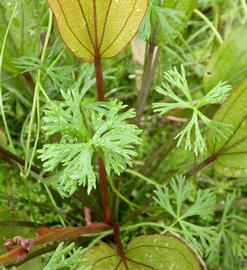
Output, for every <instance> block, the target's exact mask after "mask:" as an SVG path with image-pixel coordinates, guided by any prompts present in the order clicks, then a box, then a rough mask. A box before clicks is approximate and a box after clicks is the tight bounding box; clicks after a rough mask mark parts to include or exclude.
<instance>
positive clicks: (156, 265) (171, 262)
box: [82, 235, 202, 270]
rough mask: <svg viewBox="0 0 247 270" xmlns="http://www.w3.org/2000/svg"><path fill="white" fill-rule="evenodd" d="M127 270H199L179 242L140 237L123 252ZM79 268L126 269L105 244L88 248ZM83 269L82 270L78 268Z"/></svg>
mask: <svg viewBox="0 0 247 270" xmlns="http://www.w3.org/2000/svg"><path fill="white" fill-rule="evenodd" d="M125 262H126V264H127V265H128V269H129V270H148V269H150V270H164V269H166V270H201V269H202V266H201V265H200V263H199V260H198V258H197V257H196V256H195V254H194V253H193V252H192V251H191V249H190V248H189V247H188V246H187V245H186V244H185V243H184V242H183V241H181V240H180V239H178V238H175V237H171V236H163V235H149V236H140V237H137V238H135V239H133V240H132V241H131V243H130V244H129V246H128V249H127V251H126V252H125ZM82 266H83V267H85V269H90V270H109V269H118V270H126V269H127V268H126V267H125V265H124V263H123V260H122V259H121V258H120V257H119V256H118V254H117V253H116V251H114V250H113V249H112V248H111V247H109V246H108V245H106V244H100V245H99V246H97V247H95V248H92V249H90V250H89V251H88V252H87V253H86V254H85V255H84V258H83V262H82ZM82 269H84V268H82Z"/></svg>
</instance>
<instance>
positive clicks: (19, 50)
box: [0, 0, 41, 72]
mask: <svg viewBox="0 0 247 270" xmlns="http://www.w3.org/2000/svg"><path fill="white" fill-rule="evenodd" d="M15 2H16V1H9V0H1V1H0V34H1V35H3V33H5V32H6V28H7V25H8V21H9V18H10V15H11V13H12V12H13V8H14V4H15ZM17 2H18V4H17V10H16V13H15V17H14V19H13V23H12V25H11V28H10V32H9V35H8V40H7V44H6V48H5V52H4V65H3V68H4V69H5V70H7V71H11V72H13V71H15V70H13V64H12V60H13V58H16V57H20V56H23V55H25V56H31V55H37V54H38V50H39V40H40V34H39V25H40V17H39V9H40V2H41V1H39V0H32V1H30V0H22V1H17ZM1 46H2V38H0V48H1Z"/></svg>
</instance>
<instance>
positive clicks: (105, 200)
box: [94, 52, 129, 270]
mask: <svg viewBox="0 0 247 270" xmlns="http://www.w3.org/2000/svg"><path fill="white" fill-rule="evenodd" d="M94 66H95V73H96V82H97V94H98V101H104V100H105V96H104V80H103V72H102V63H101V57H100V54H99V52H98V53H96V56H95V60H94ZM99 177H100V191H101V199H102V205H103V209H104V217H105V222H106V223H107V224H108V225H110V226H113V230H114V241H115V245H116V248H117V252H118V254H119V256H120V257H121V259H122V262H123V264H124V266H125V269H126V270H129V267H128V264H127V261H126V258H125V252H124V249H123V246H122V242H121V235H120V227H119V224H118V223H113V219H112V212H111V208H110V199H109V198H110V196H109V187H108V180H107V174H106V170H105V165H104V162H103V160H102V159H101V158H99Z"/></svg>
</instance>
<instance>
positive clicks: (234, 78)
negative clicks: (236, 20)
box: [204, 24, 247, 91]
mask: <svg viewBox="0 0 247 270" xmlns="http://www.w3.org/2000/svg"><path fill="white" fill-rule="evenodd" d="M246 43H247V24H245V25H244V26H242V27H241V28H239V29H238V30H237V31H234V34H233V35H232V36H231V37H230V38H229V39H228V40H226V41H225V42H224V44H223V45H222V46H221V47H220V48H219V49H218V50H217V51H216V52H215V53H214V54H213V56H212V59H211V60H210V61H209V63H208V66H207V69H206V73H205V77H204V83H205V87H206V90H207V91H209V90H210V89H211V88H213V87H215V86H216V85H217V84H218V83H219V82H220V81H227V82H228V83H229V84H230V85H232V86H236V85H238V84H239V83H240V82H241V81H242V80H244V79H245V78H246V76H247V66H246V62H247V47H246Z"/></svg>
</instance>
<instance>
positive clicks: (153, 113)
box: [0, 0, 247, 270]
mask: <svg viewBox="0 0 247 270" xmlns="http://www.w3.org/2000/svg"><path fill="white" fill-rule="evenodd" d="M175 2H176V1H171V0H168V1H165V4H164V5H162V4H160V1H156V0H151V1H150V6H149V8H148V11H147V13H146V17H145V18H144V21H143V23H142V25H141V27H140V29H139V32H138V35H137V38H136V39H135V40H134V41H133V42H132V44H131V45H130V46H128V48H127V49H126V50H125V51H124V52H122V53H121V54H120V55H118V56H117V57H116V58H112V59H107V60H104V61H103V69H104V81H105V91H106V93H105V96H106V98H107V101H108V102H107V104H106V105H105V107H104V106H103V107H101V106H100V105H98V104H97V103H95V100H96V95H97V91H96V85H95V83H96V82H95V75H94V69H93V65H92V64H89V63H86V62H83V61H81V60H80V59H78V58H76V57H75V56H74V55H73V54H72V53H71V52H70V51H69V50H68V49H67V48H66V47H65V46H64V44H63V43H62V41H61V39H60V37H59V33H58V29H57V27H56V24H55V23H54V21H53V18H52V15H51V13H50V12H49V9H48V5H47V3H46V1H43V0H42V1H36V0H16V1H14V0H13V1H12V0H11V1H7V0H6V1H5V0H4V1H1V2H0V36H1V38H0V48H1V55H0V108H1V111H0V116H1V118H0V254H4V253H5V252H6V251H5V250H4V241H5V239H9V238H11V237H14V236H17V235H21V236H25V237H34V235H35V231H36V229H37V228H40V227H46V228H57V227H61V226H63V227H65V226H68V227H69V226H74V227H77V226H82V225H84V224H85V223H86V222H87V220H86V219H87V217H88V215H87V211H88V210H86V214H84V209H85V208H86V209H88V208H89V209H90V210H91V212H92V213H91V215H92V219H93V221H101V220H102V215H103V213H102V210H101V203H100V193H99V189H98V188H96V189H94V187H95V183H94V182H93V181H91V182H90V181H88V180H85V182H86V181H88V183H89V184H90V183H91V186H90V185H86V187H85V186H82V185H78V183H77V182H76V183H75V182H74V180H75V179H74V180H73V181H71V182H68V181H66V179H67V177H68V175H71V174H73V172H75V171H77V170H78V172H80V171H83V170H84V169H83V168H82V167H80V165H78V164H81V166H85V167H86V169H85V170H86V173H87V174H86V176H85V175H78V176H75V178H76V179H77V178H78V181H80V180H81V181H82V183H83V180H82V179H84V178H83V177H85V179H88V178H87V177H89V178H90V179H92V178H94V177H95V181H96V179H97V170H95V166H96V165H93V166H91V164H88V162H89V159H90V152H89V151H88V149H81V150H80V151H81V152H82V153H83V155H81V156H79V157H78V159H77V160H75V159H73V157H75V156H76V155H77V152H78V147H77V145H76V144H74V145H75V147H69V145H68V142H72V141H73V143H74V142H75V140H74V139H75V138H77V136H78V134H79V133H80V132H82V133H83V135H84V136H86V135H85V134H87V127H86V128H85V130H82V129H83V127H85V123H84V122H83V123H84V124H83V125H84V126H83V125H81V123H80V122H79V121H80V119H81V118H80V117H82V118H83V117H84V119H83V121H85V122H87V121H89V122H90V121H92V125H94V128H95V130H96V131H97V125H98V126H99V125H100V124H99V122H100V120H101V119H102V115H101V114H99V115H97V114H96V113H95V111H97V110H98V111H99V112H101V113H102V111H103V112H104V110H107V112H108V114H109V119H110V120H109V121H113V122H114V123H116V124H115V127H114V128H115V129H116V130H117V129H118V128H120V127H121V128H123V129H124V131H123V133H122V134H120V135H119V134H116V133H114V134H113V139H116V140H118V139H119V140H122V141H121V147H123V149H121V151H122V152H121V154H123V155H125V159H123V160H122V159H119V157H118V156H117V157H111V150H112V149H111V148H110V146H109V145H110V143H111V141H110V139H109V140H108V138H106V140H105V141H103V142H99V140H98V141H96V142H95V144H96V143H97V147H102V148H103V154H104V155H105V159H106V160H107V161H109V164H108V167H109V168H108V167H107V166H106V169H107V170H109V171H110V170H111V171H112V173H111V177H109V183H110V193H111V197H110V204H111V207H112V214H113V218H114V220H117V221H118V222H119V223H120V224H121V230H122V231H121V236H122V242H123V245H124V246H126V245H127V243H128V242H129V241H130V239H131V238H132V237H133V236H136V235H143V234H154V233H161V234H165V233H173V234H174V233H176V234H179V235H181V236H182V237H183V238H184V239H185V240H186V242H187V244H189V245H190V246H191V247H192V249H193V250H194V251H195V252H196V253H197V254H198V255H200V256H201V257H202V258H203V259H204V260H205V262H206V264H207V267H208V269H211V270H216V269H217V270H220V269H226V270H237V269H239V270H244V269H247V262H246V257H247V219H246V218H247V212H246V210H247V198H246V195H247V185H246V184H247V178H246V177H247V174H246V172H245V170H246V169H245V168H246V166H247V161H246V160H247V159H246V156H245V152H246V151H245V150H246V149H245V148H246V145H245V136H246V135H245V134H246V132H245V131H246V127H245V122H243V119H244V120H245V115H246V108H244V107H246V105H245V104H246V100H245V99H244V98H242V97H241V99H240V98H239V96H237V100H238V98H239V100H240V101H239V103H237V104H236V106H235V105H234V103H233V102H232V100H233V99H234V100H235V98H236V95H237V94H238V93H240V94H241V93H243V95H245V96H246V91H245V90H246V86H247V84H246V83H247V81H246V75H247V69H246V60H247V46H246V45H247V25H246V20H247V5H246V2H245V1H244V0H239V1H238V0H224V1H223V0H222V1H221V0H198V1H197V3H196V1H187V4H188V2H190V3H191V6H183V5H181V6H179V5H177V4H176V3H175ZM177 2H183V1H177ZM194 5H195V6H194ZM194 7H195V9H194ZM14 9H15V12H14V13H13V11H14ZM12 15H13V16H12ZM8 28H9V29H8ZM8 31H9V32H8ZM7 32H8V35H6V33H7ZM174 67H176V69H174ZM164 72H166V73H165V76H164ZM186 81H187V83H186ZM162 83H165V84H163V85H162ZM156 86H157V87H156ZM174 86H175V87H174ZM155 89H156V90H155ZM212 89H214V91H213V92H212V91H211V92H210V90H212ZM169 91H170V92H169ZM207 93H211V94H207ZM232 93H236V94H235V96H232ZM229 95H231V96H230V98H229V99H228V100H227V102H228V103H225V104H224V105H223V106H225V107H222V109H221V110H222V111H221V113H217V115H216V117H215V118H214V120H213V121H212V119H213V117H214V115H215V114H216V112H217V110H218V109H219V107H220V105H221V104H222V103H224V102H225V99H226V98H227V97H228V96H229ZM205 97H206V98H205ZM81 100H82V102H83V108H84V109H85V111H83V114H82V116H81V112H80V110H79V111H78V110H77V108H79V107H80V102H81ZM116 100H118V102H117V101H116ZM119 101H121V102H122V103H123V104H125V105H128V109H135V110H136V116H135V114H134V112H133V111H127V109H126V108H125V107H124V106H123V105H121V104H119ZM187 101H188V102H187ZM171 102H173V104H174V102H175V105H174V106H171V105H170V104H171ZM184 102H187V103H186V104H185V103H184ZM168 103H169V104H168ZM234 106H235V107H234ZM64 108H69V109H64ZM244 109H245V110H244ZM100 110H101V111H100ZM108 110H109V111H108ZM198 111H199V112H198ZM118 112H122V114H120V116H119V115H118V114H117V113H118ZM241 114H244V118H241V120H239V119H240V115H241ZM71 115H73V119H72V118H70V117H71ZM225 115H227V120H226V119H225V118H224V117H226V116H225ZM97 117H98V118H97ZM111 117H112V118H111ZM126 119H127V120H128V121H127V123H126V122H125V124H124V121H123V120H126ZM68 123H70V125H68ZM188 123H191V126H188ZM132 124H136V125H137V126H138V127H136V126H134V125H132ZM90 125H91V122H90ZM125 125H126V126H125ZM232 125H233V126H234V127H235V126H236V125H242V126H243V129H241V132H239V133H238V135H237V136H238V137H241V138H242V137H243V138H244V139H243V140H242V141H241V145H240V148H241V149H239V148H238V149H235V150H234V151H233V152H232V153H231V158H229V157H228V156H227V158H226V157H220V159H218V152H217V151H216V150H215V149H221V147H222V145H221V144H223V143H224V142H225V141H224V140H225V138H228V137H229V136H230V135H231V134H232V133H233V132H234V134H235V133H236V132H237V131H236V130H232ZM80 127H82V128H81V129H80ZM140 130H142V132H141V131H140ZM58 131H59V132H58ZM179 134H180V135H179ZM103 135H104V130H103V131H102V133H101V134H100V136H103ZM66 136H67V137H66ZM114 136H115V137H114ZM175 138H176V139H175ZM123 140H125V141H123ZM76 142H77V143H78V144H79V143H80V141H76ZM56 143H59V145H60V149H62V150H61V152H59V149H58V148H55V146H54V147H49V144H53V145H55V144H56ZM228 143H229V141H228ZM128 144H135V147H134V149H133V152H128V151H129V148H128V147H127V146H126V145H128ZM45 145H46V146H45ZM123 145H124V146H126V148H124V146H123ZM108 146H109V147H108ZM104 147H105V148H104ZM107 147H108V148H107ZM234 147H235V146H234ZM238 147H239V146H238ZM225 148H227V147H225ZM240 150H241V151H240ZM56 151H57V152H56ZM73 151H74V152H73ZM83 151H84V152H83ZM55 152H56V153H58V155H57V156H56V157H54V153H55ZM109 153H110V154H109ZM234 153H235V155H234ZM61 155H64V157H63V158H64V160H66V158H67V157H68V156H70V157H69V158H67V161H65V162H62V163H63V166H60V167H59V165H58V164H59V162H61V160H62V157H61ZM73 155H74V156H73ZM135 155H137V156H136V157H135V158H134V161H133V166H132V167H129V166H126V165H128V163H131V162H132V161H131V160H132V158H133V157H134V156H135ZM56 158H57V160H56ZM216 159H217V160H218V161H219V162H218V163H215V160H216ZM44 161H46V163H44ZM114 161H116V162H115V163H114ZM82 164H83V165H82ZM85 164H86V165H85ZM222 164H223V165H225V164H226V167H227V168H226V169H224V168H223V167H224V166H223V165H222ZM206 165H210V166H206ZM66 166H67V167H66ZM90 166H91V167H90ZM234 166H235V167H236V166H237V167H240V169H237V170H236V169H235V167H234ZM45 169H46V170H47V171H50V172H49V173H47V172H46V171H45ZM121 171H124V172H123V173H122V174H121V175H120V176H119V175H118V174H119V172H121ZM239 176H240V177H239ZM61 182H63V184H62V185H60V183H61ZM82 183H81V184H82ZM88 191H91V196H89V195H88V193H87V192H88ZM68 195H70V196H68ZM110 234H111V233H109V231H103V232H99V233H94V234H87V236H84V237H83V236H82V237H80V238H77V239H76V242H75V244H74V246H73V244H72V245H71V244H70V243H66V245H63V244H60V245H59V246H58V242H56V241H55V242H52V241H51V243H49V245H47V244H45V245H42V246H39V247H38V248H37V249H35V250H34V251H33V253H31V256H30V257H28V258H29V259H31V258H32V257H34V259H32V260H30V261H28V262H27V263H25V264H23V265H22V266H20V268H18V269H45V270H47V269H63V267H64V265H65V261H66V263H67V266H68V269H74V268H73V267H75V265H76V264H77V263H78V258H79V257H80V256H81V254H82V252H83V251H82V249H83V248H86V247H88V246H93V245H95V244H96V243H98V242H99V241H100V240H101V239H104V240H106V241H107V242H108V243H111V242H112V238H111V236H109V235H110ZM67 242H71V241H67ZM67 244H68V245H67ZM57 246H58V248H57ZM65 246H66V247H65ZM79 246H80V247H81V249H78V247H79ZM56 248H57V250H56V253H55V254H54V256H53V257H52V259H50V257H51V252H52V251H54V250H55V249H56ZM75 250H76V251H75ZM73 252H74V255H73V256H74V257H73V256H72V257H69V259H67V260H66V258H67V257H68V256H67V255H66V254H70V255H71V254H72V253H73ZM39 255H41V256H39ZM19 259H20V258H19ZM24 259H25V258H24ZM63 260H64V261H63ZM48 261H49V263H48V264H47V262H48ZM61 261H62V263H61ZM13 263H14V264H15V263H16V262H15V261H14V262H12V264H11V263H10V264H8V265H7V266H8V267H11V266H12V265H13ZM17 264H22V261H20V260H19V261H18V262H17ZM45 267H46V268H45Z"/></svg>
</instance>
